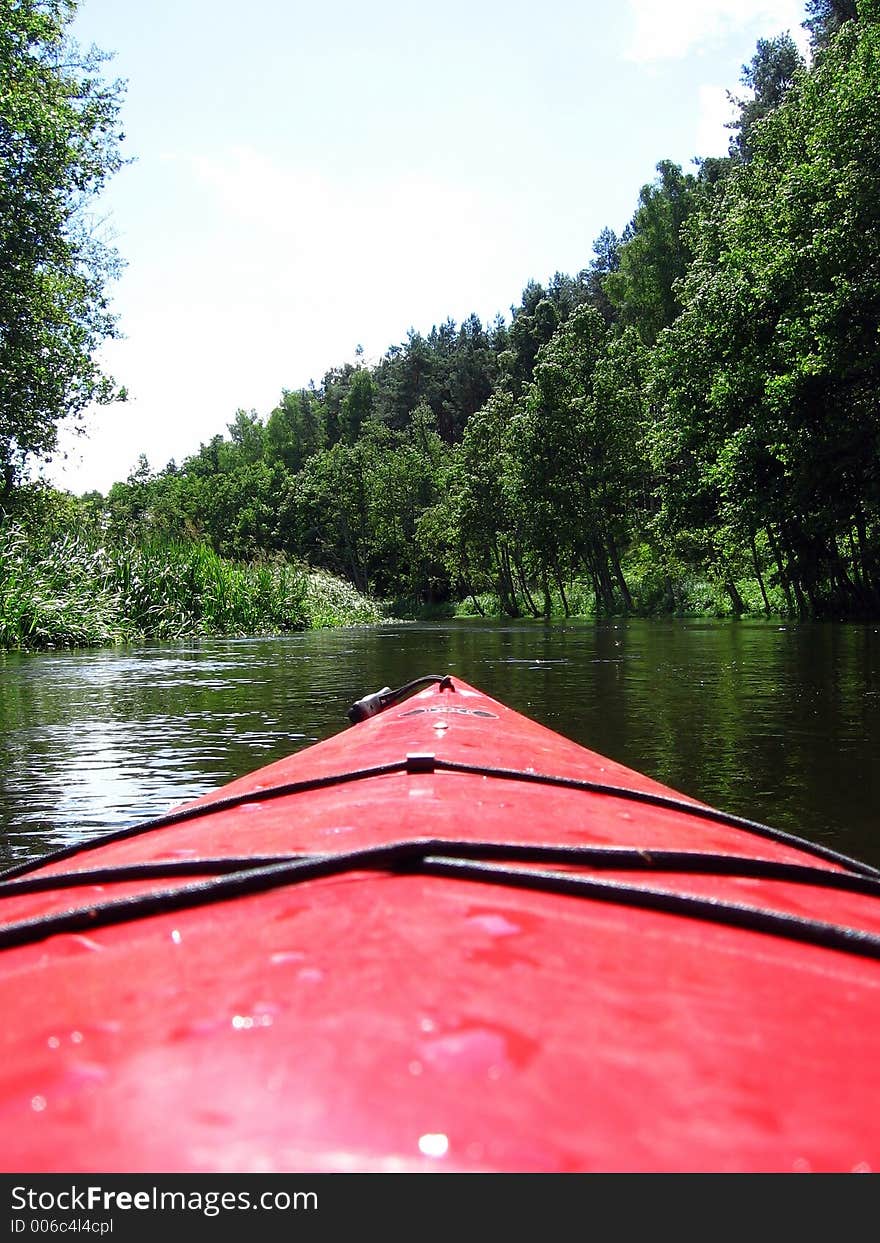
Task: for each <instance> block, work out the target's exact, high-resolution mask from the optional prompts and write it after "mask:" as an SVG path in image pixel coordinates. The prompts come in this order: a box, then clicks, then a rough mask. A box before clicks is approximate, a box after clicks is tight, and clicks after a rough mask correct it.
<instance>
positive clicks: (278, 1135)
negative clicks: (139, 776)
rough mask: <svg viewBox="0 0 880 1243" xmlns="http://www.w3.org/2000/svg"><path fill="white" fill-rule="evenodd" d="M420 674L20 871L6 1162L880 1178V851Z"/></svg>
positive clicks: (1, 1149) (10, 993) (0, 916)
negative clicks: (195, 789) (688, 789)
mask: <svg viewBox="0 0 880 1243" xmlns="http://www.w3.org/2000/svg"><path fill="white" fill-rule="evenodd" d="M417 684H418V687H421V689H417V686H416V684H410V686H409V687H407V688H404V689H405V690H411V689H417V693H416V694H415V695H414V696H413V697H412V698H408V699H402V698H399V697H398V696H397V693H396V692H392V691H390V690H389V689H388V688H387V687H386V688H384V689H383V691H381V692H377V694H376V695H374V696H367V697H365V699H364V700H361V701H359V704H358V705H355V706H354V708H353V709H352V710H351V713H350V715H351V716H352V719H354V720H358V721H360V723H359V724H356V725H355V726H354V728H352V729H350V730H348V731H346V732H345V733H343V734H341V735H338V736H337V737H335V738H331V739H329V740H327V741H326V742H323V743H319V744H317V745H316V746H312V747H309V748H308V749H306V750H304V751H301V752H299V753H298V754H296V755H294V756H291V757H290V758H288V759H285V760H281V761H279V762H278V763H275V764H271V765H269V766H268V767H266V768H263V769H261V770H259V771H257V772H254V773H252V774H250V775H248V776H246V777H242V778H241V779H239V780H237V781H234V782H232V783H231V784H230V785H227V786H225V787H224V788H223V789H221V790H218V791H215V792H212V793H211V794H207V795H205V796H204V797H202V798H201V799H198V800H196V801H195V802H194V803H191V804H188V805H187V806H185V807H183V808H181V809H178V810H177V811H175V812H172V813H170V814H168V815H167V816H163V817H159V818H157V819H155V820H152V821H149V822H148V823H146V824H143V825H136V826H133V827H131V828H128V829H123V830H120V831H118V832H115V833H111V834H107V835H106V836H104V837H103V838H102V839H100V840H99V841H97V842H94V841H93V842H89V843H84V844H80V845H77V846H73V847H68V848H66V849H63V850H60V851H56V852H55V853H54V854H53V855H51V856H49V857H48V858H47V859H43V860H39V861H34V862H30V863H26V864H20V865H18V866H17V867H14V868H11V869H8V870H7V871H6V872H5V873H4V874H3V875H2V877H0V898H2V902H0V1004H2V1007H3V1013H4V1014H5V1015H7V1016H9V1017H8V1018H7V1022H6V1023H5V1025H4V1030H3V1036H2V1053H3V1057H2V1062H0V1124H2V1129H0V1135H2V1136H3V1138H2V1139H0V1168H2V1169H4V1170H7V1171H11V1170H22V1171H23V1170H29V1171H40V1172H43V1171H45V1172H49V1171H62V1170H63V1171H76V1170H94V1171H112V1170H124V1171H138V1170H151V1171H251V1170H260V1171H271V1170H304V1171H306V1170H331V1171H335V1170H418V1169H425V1168H429V1169H449V1170H475V1171H478V1170H755V1171H758V1170H853V1169H860V1170H861V1169H874V1170H876V1169H877V1168H878V1167H880V1128H878V1126H877V1123H876V1118H877V1116H878V1104H880V1069H878V1066H877V1059H876V1058H875V1057H874V1056H873V1054H874V1051H875V1047H876V1036H875V1034H874V1033H875V1032H876V1031H877V1030H878V1027H880V961H878V959H880V902H878V897H880V874H878V872H877V870H876V869H874V868H871V867H870V866H868V865H867V864H864V863H860V862H858V861H856V860H851V859H847V858H846V857H845V856H842V855H839V854H837V853H835V852H834V851H831V850H828V849H827V848H825V847H822V846H819V845H816V844H813V843H808V842H804V841H801V840H800V839H798V838H795V837H792V836H791V835H789V834H785V833H781V832H778V831H775V830H773V829H770V828H767V827H766V826H764V825H761V824H757V823H755V822H752V821H748V820H744V819H742V818H740V817H736V816H731V815H727V814H726V813H723V812H720V811H717V810H715V809H713V808H710V807H706V806H704V805H703V804H700V803H698V802H697V801H695V800H693V799H690V798H687V797H685V796H683V795H679V794H677V793H675V792H674V791H672V790H669V789H668V788H666V787H664V786H662V785H660V784H659V783H657V782H655V781H652V780H651V779H650V778H648V777H645V776H642V775H641V774H638V773H635V772H632V771H631V770H629V769H626V768H624V767H622V766H621V765H619V764H616V763H614V762H613V761H612V760H609V759H606V758H604V757H602V756H599V755H597V754H595V753H593V752H590V751H588V750H586V749H584V748H583V747H580V746H579V745H577V744H576V743H574V742H572V741H570V740H568V739H565V738H563V737H561V736H560V735H558V734H555V733H553V732H552V731H550V730H548V729H546V728H544V727H543V726H541V725H538V724H537V723H535V722H534V721H531V720H529V719H528V718H526V717H524V716H521V715H520V714H518V713H516V712H514V711H512V710H511V709H509V708H507V707H505V706H504V705H503V704H501V703H498V702H497V701H495V700H493V699H491V698H489V697H488V696H487V695H484V694H482V693H481V692H480V691H478V690H476V689H474V688H473V687H470V686H468V685H467V684H466V683H464V682H462V681H461V680H460V679H458V678H452V677H444V678H439V677H437V678H433V677H432V678H428V679H418V680H417ZM171 1119H173V1124H172V1125H169V1120H171Z"/></svg>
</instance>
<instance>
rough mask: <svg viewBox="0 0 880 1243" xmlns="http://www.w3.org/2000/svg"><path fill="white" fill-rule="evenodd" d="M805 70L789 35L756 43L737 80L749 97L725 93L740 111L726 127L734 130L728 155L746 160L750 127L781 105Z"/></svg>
mask: <svg viewBox="0 0 880 1243" xmlns="http://www.w3.org/2000/svg"><path fill="white" fill-rule="evenodd" d="M804 68H805V65H804V58H803V57H802V56H801V54H800V52H799V51H798V49H797V44H796V43H795V41H794V39H792V37H791V35H790V34H782V35H777V37H776V38H775V39H759V40H758V46H757V50H756V51H755V54H754V56H753V57H752V59H751V61H750V62H749V63H748V64H747V65H743V68H742V76H741V78H740V81H741V82H742V84H743V86H746V87H748V88H749V90H750V91H751V92H752V94H751V96H750V97H749V98H746V99H740V98H738V97H737V96H736V95H732V94H731V93H730V92H729V91H728V93H727V97H728V99H729V100H730V101H731V103H734V104H736V105H737V107H738V108H739V116H738V117H737V118H736V120H735V121H731V122H730V125H729V128H730V129H732V130H733V131H734V134H733V137H732V138H731V140H730V154H731V155H734V156H739V157H740V158H741V159H748V158H749V155H750V145H749V137H750V135H751V132H752V128H753V126H754V125H755V124H757V122H758V121H760V120H761V119H762V118H763V117H765V116H766V115H767V113H768V112H770V111H771V110H772V109H773V108H777V107H778V106H779V105H780V104H781V103H782V101H783V99H784V98H785V95H786V92H787V91H788V89H789V87H790V86H791V84H792V82H793V81H794V78H795V74H796V73H798V72H799V71H800V70H802V69H804Z"/></svg>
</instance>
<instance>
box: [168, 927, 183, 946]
mask: <svg viewBox="0 0 880 1243" xmlns="http://www.w3.org/2000/svg"><path fill="white" fill-rule="evenodd" d="M171 940H172V941H173V942H174V944H175V945H180V944H181V943H182V942H183V936H182V935H181V932H180V930H179V929H178V928H175V929H174V931H173V932H172V933H171Z"/></svg>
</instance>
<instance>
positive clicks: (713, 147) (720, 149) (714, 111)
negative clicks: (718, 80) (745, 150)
mask: <svg viewBox="0 0 880 1243" xmlns="http://www.w3.org/2000/svg"><path fill="white" fill-rule="evenodd" d="M698 109H699V111H698V116H697V133H696V140H695V146H694V150H695V151H696V152H697V154H698V155H700V156H711V155H727V150H728V146H729V144H730V139H731V131H730V130H729V129H727V128H726V123H727V122H728V121H731V120H733V118H734V116H735V114H736V106H735V105H734V104H732V103H731V102H730V99H729V98H728V95H727V90H726V89H725V87H723V86H714V85H711V84H710V83H704V84H703V85H702V86H701V87H700V91H699V102H698Z"/></svg>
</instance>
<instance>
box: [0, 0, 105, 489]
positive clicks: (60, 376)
mask: <svg viewBox="0 0 880 1243" xmlns="http://www.w3.org/2000/svg"><path fill="white" fill-rule="evenodd" d="M75 12H76V2H75V0H0V507H3V506H5V505H6V503H7V502H8V500H9V498H10V496H11V494H12V491H13V488H14V487H15V485H16V484H17V483H18V482H19V481H20V479H21V477H22V473H23V471H24V469H25V466H26V464H27V462H28V461H29V460H30V459H33V458H40V457H43V458H45V457H48V456H49V455H50V454H51V453H52V451H53V450H54V449H55V447H56V445H57V431H58V425H59V423H60V422H61V421H62V420H63V419H67V418H74V419H75V418H76V417H77V416H78V415H80V414H81V413H82V411H83V410H84V409H85V407H86V406H87V405H88V404H89V403H90V402H92V401H95V400H97V401H109V400H111V399H112V398H113V397H114V396H119V397H121V396H123V395H124V393H123V392H122V391H120V392H118V393H117V391H116V389H115V386H114V383H113V381H112V380H111V379H110V378H109V377H107V376H105V375H104V374H102V372H101V370H100V368H99V366H98V364H97V363H96V362H95V361H94V357H93V355H94V352H95V349H96V347H97V346H98V345H99V344H100V342H101V341H102V340H104V339H106V338H107V337H112V336H114V335H115V319H114V316H113V315H112V314H111V313H110V311H109V308H108V302H107V296H106V292H105V290H106V285H107V282H108V280H109V279H110V278H111V277H112V276H114V275H115V274H116V272H117V269H118V266H119V261H118V257H117V255H116V253H115V251H113V250H112V249H110V248H109V247H107V246H106V245H105V244H104V243H103V242H102V241H101V240H100V239H99V238H98V237H97V236H96V234H95V232H94V231H93V229H92V228H91V226H90V222H89V218H88V216H87V213H86V208H87V205H88V204H89V202H90V201H91V199H92V198H93V197H94V196H95V195H96V194H97V193H98V192H99V191H100V190H101V188H102V186H103V185H104V183H105V182H106V180H107V178H108V177H109V176H110V175H111V174H112V173H114V172H115V171H116V170H117V169H118V168H119V167H120V165H121V163H122V160H121V158H120V155H119V142H120V140H121V138H122V134H121V133H120V131H119V128H118V114H119V108H120V103H121V98H122V91H123V86H122V84H121V83H120V82H112V83H109V84H108V83H105V82H103V81H102V80H101V77H100V75H99V68H100V65H101V63H102V62H103V61H105V60H106V59H107V57H106V56H105V55H104V54H102V53H100V52H98V51H97V50H95V49H93V50H91V51H89V52H82V51H81V50H80V49H79V48H78V47H77V45H76V44H75V43H74V42H73V41H72V40H71V39H70V38H69V37H68V35H67V27H68V26H69V24H70V22H71V21H72V20H73V17H74V14H75Z"/></svg>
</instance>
